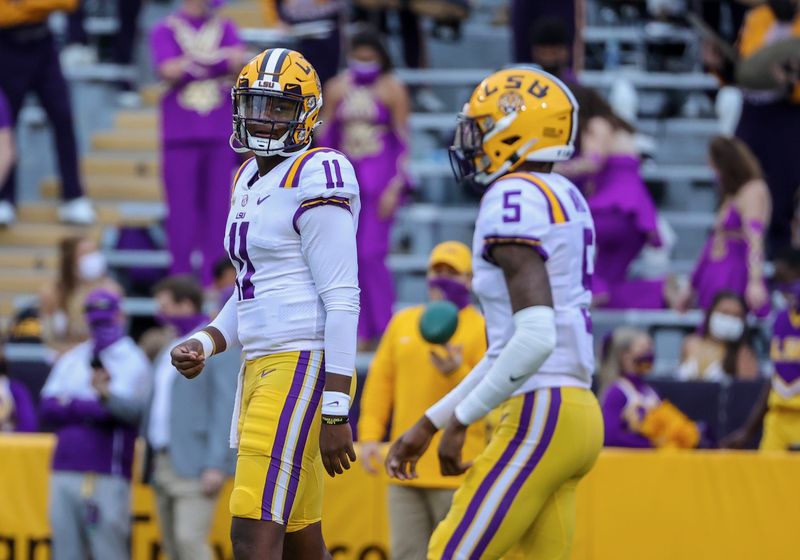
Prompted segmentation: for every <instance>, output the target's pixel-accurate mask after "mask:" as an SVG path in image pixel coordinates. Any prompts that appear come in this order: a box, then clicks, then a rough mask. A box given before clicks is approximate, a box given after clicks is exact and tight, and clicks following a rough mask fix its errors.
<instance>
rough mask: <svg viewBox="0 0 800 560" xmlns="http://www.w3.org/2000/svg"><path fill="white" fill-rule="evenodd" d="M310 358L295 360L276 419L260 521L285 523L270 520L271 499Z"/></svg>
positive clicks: (303, 355) (305, 355) (302, 354)
mask: <svg viewBox="0 0 800 560" xmlns="http://www.w3.org/2000/svg"><path fill="white" fill-rule="evenodd" d="M310 357H311V352H308V351H303V352H300V356H299V357H298V359H297V367H296V368H295V370H294V377H292V386H291V387H290V389H289V394H288V395H287V396H286V402H285V403H284V405H283V410H281V415H280V418H279V419H278V429H277V431H276V432H275V441H273V444H272V452H271V453H270V460H269V468H268V469H267V479H266V482H265V483H264V495H263V497H262V499H261V519H262V520H266V521H277V522H279V523H280V522H282V523H286V520H285V519H273V518H272V497H273V495H274V494H275V486H276V484H277V482H278V475H279V474H280V464H281V455H282V454H283V448H284V446H285V445H286V436H287V435H288V431H289V422H290V421H291V419H292V413H293V412H294V408H295V406H297V397H298V396H300V391H301V389H302V388H303V378H304V377H305V374H306V370H307V369H308V363H309V358H310Z"/></svg>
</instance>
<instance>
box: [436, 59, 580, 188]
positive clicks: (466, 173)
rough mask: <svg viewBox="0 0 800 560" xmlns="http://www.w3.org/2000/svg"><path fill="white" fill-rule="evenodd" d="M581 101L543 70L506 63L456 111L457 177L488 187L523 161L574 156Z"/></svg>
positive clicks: (452, 157) (452, 150)
mask: <svg viewBox="0 0 800 560" xmlns="http://www.w3.org/2000/svg"><path fill="white" fill-rule="evenodd" d="M577 128H578V102H577V101H576V100H575V97H574V96H573V95H572V92H571V91H570V90H569V88H567V86H566V85H564V83H563V82H561V80H559V79H558V78H556V77H555V76H553V75H552V74H548V73H547V72H544V71H543V70H537V69H534V68H528V67H516V68H508V69H505V70H500V71H499V72H495V73H494V74H492V75H491V76H489V77H488V78H486V79H485V80H483V81H482V82H481V83H480V84H479V85H478V87H477V88H475V91H474V92H473V93H472V95H471V96H470V99H469V101H468V102H467V103H466V104H465V105H464V109H463V110H462V112H461V114H459V116H458V125H457V127H456V134H455V139H454V142H453V145H452V146H451V147H450V161H451V164H452V166H453V172H454V173H455V175H456V178H457V179H458V180H459V181H462V182H473V183H477V184H478V185H481V186H486V185H488V184H490V183H491V182H492V181H494V180H495V179H497V178H498V177H500V176H501V175H504V174H506V173H509V172H511V171H513V170H514V169H516V168H517V167H519V166H520V165H521V164H522V162H524V161H542V162H555V161H563V160H567V159H569V158H571V157H572V154H573V153H574V152H575V136H576V133H577Z"/></svg>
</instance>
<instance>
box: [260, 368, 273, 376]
mask: <svg viewBox="0 0 800 560" xmlns="http://www.w3.org/2000/svg"><path fill="white" fill-rule="evenodd" d="M273 371H275V368H272V369H268V370H267V371H262V372H261V377H264V376H265V375H267V374H268V373H272V372H273Z"/></svg>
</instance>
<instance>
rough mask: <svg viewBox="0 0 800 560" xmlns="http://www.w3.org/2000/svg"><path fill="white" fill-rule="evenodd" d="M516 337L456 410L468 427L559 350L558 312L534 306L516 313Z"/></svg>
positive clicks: (514, 335)
mask: <svg viewBox="0 0 800 560" xmlns="http://www.w3.org/2000/svg"><path fill="white" fill-rule="evenodd" d="M514 325H515V327H516V328H515V330H514V334H513V335H512V336H511V339H510V340H509V341H508V343H506V345H505V347H503V349H502V350H501V351H500V355H499V356H497V359H496V360H495V361H494V363H493V364H492V367H491V369H490V370H489V372H488V373H487V374H486V375H485V376H484V377H483V379H482V380H481V381H480V383H478V384H477V385H476V386H475V387H474V388H473V389H472V391H471V392H470V393H469V395H467V396H466V398H464V400H463V401H461V402H460V403H459V404H458V406H456V409H455V416H456V419H458V421H459V422H461V423H462V424H465V425H469V424H472V423H473V422H475V421H477V420H480V419H481V418H483V417H484V416H485V415H486V414H488V413H489V412H490V411H491V410H492V409H494V408H496V407H497V406H498V405H499V404H500V403H502V402H503V401H504V400H506V399H507V398H509V397H510V396H511V395H513V394H514V391H516V390H517V389H519V388H520V387H521V386H522V384H523V383H525V381H527V380H528V378H530V377H531V376H532V375H534V374H535V373H536V372H537V371H538V370H539V368H540V367H541V366H542V364H543V363H544V362H545V360H547V358H548V357H549V356H550V354H551V353H552V352H553V350H554V349H555V347H556V323H555V311H553V308H552V307H546V306H540V305H537V306H534V307H526V308H525V309H520V310H519V311H517V312H516V313H514Z"/></svg>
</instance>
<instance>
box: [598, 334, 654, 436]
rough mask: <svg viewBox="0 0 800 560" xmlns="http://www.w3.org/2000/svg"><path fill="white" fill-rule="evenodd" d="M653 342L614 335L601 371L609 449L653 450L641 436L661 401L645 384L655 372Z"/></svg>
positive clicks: (643, 336) (642, 337) (641, 336)
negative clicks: (645, 424)
mask: <svg viewBox="0 0 800 560" xmlns="http://www.w3.org/2000/svg"><path fill="white" fill-rule="evenodd" d="M653 359H654V356H653V340H652V339H651V338H650V335H648V334H647V333H646V332H644V331H640V330H638V329H633V328H630V327H620V328H618V329H616V330H615V331H614V334H613V336H612V337H611V343H610V346H609V349H608V351H607V352H606V356H604V359H603V364H602V367H601V370H600V380H601V384H602V386H601V390H602V391H603V398H602V403H603V421H604V424H605V434H606V436H605V445H606V446H607V447H640V448H642V447H644V448H646V447H653V444H652V443H651V442H650V440H649V439H648V438H646V437H645V436H644V435H642V434H641V433H640V431H639V430H640V427H641V424H642V421H643V420H644V418H645V416H647V413H648V412H649V411H650V410H652V409H653V408H655V407H656V406H658V405H659V403H660V402H661V399H660V398H659V396H658V394H657V393H656V392H655V390H653V388H652V387H650V386H649V385H648V384H647V382H646V381H645V379H644V378H645V377H646V376H647V374H648V373H650V371H651V370H652V369H653Z"/></svg>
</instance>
